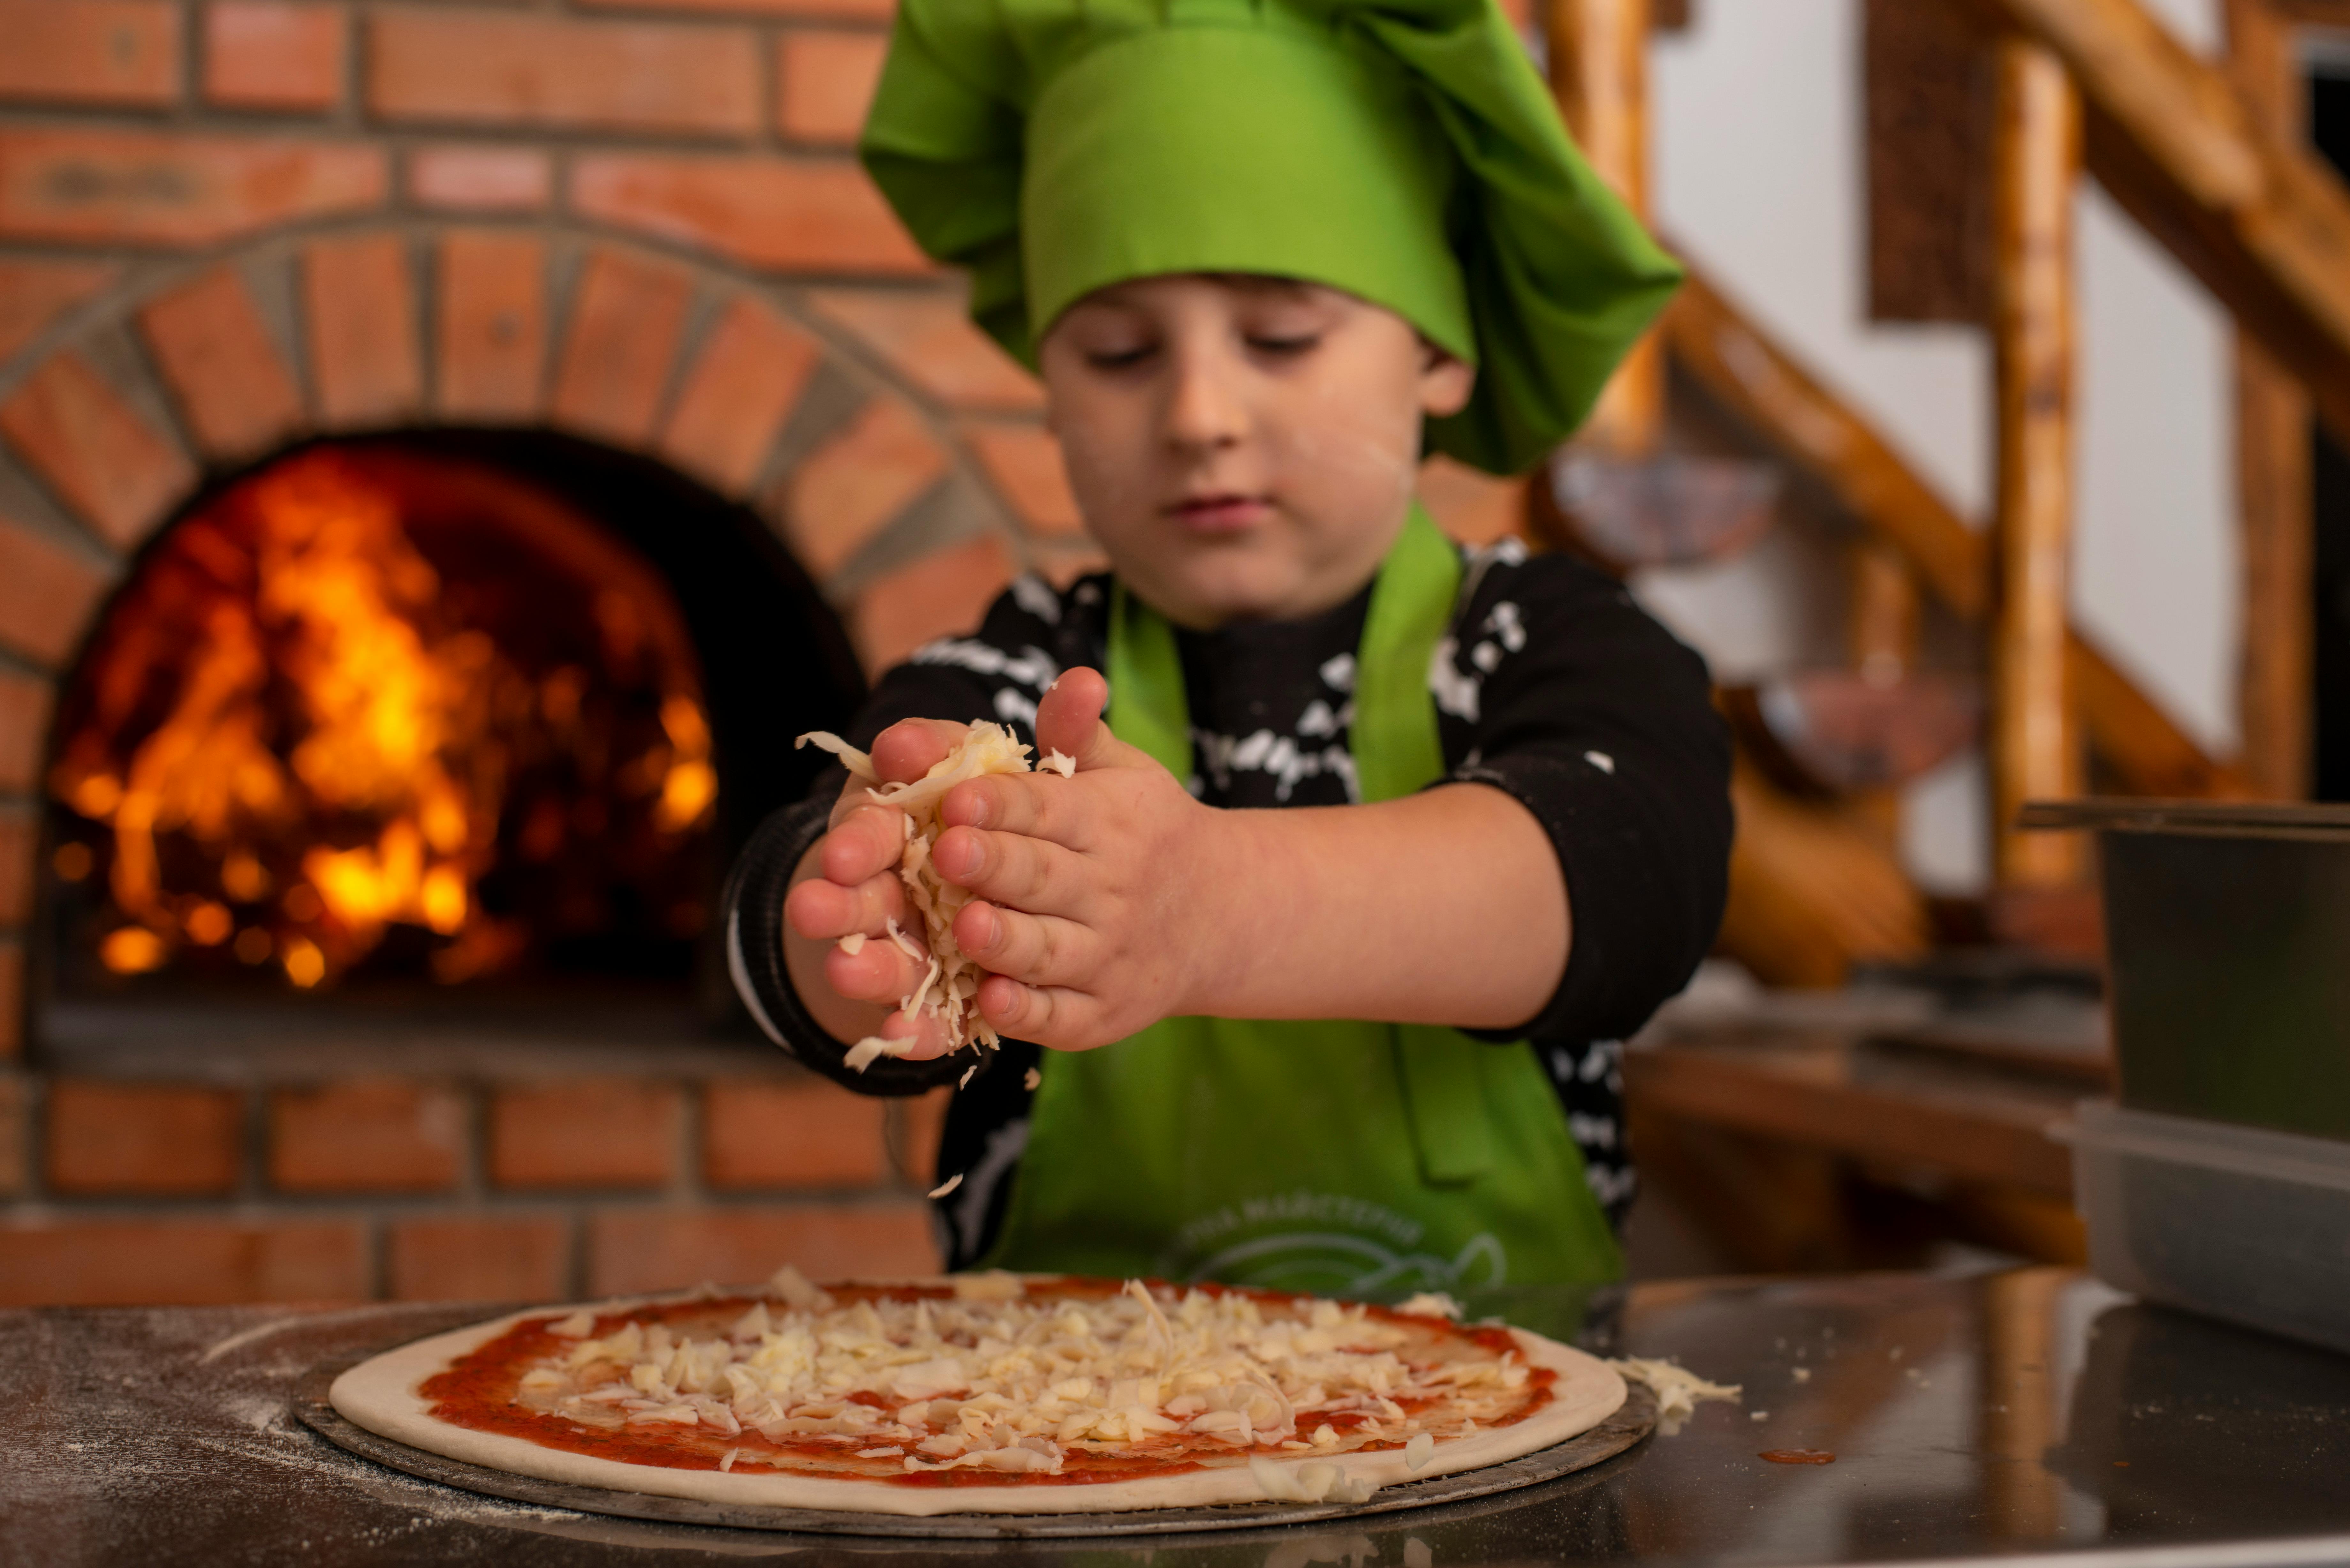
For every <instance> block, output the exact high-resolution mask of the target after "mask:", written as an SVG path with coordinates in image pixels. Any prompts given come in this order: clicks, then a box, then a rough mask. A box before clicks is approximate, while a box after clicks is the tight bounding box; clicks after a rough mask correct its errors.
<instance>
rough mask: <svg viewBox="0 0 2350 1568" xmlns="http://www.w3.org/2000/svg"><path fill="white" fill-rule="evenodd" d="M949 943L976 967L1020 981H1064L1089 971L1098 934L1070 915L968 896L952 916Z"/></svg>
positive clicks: (1096, 960)
mask: <svg viewBox="0 0 2350 1568" xmlns="http://www.w3.org/2000/svg"><path fill="white" fill-rule="evenodd" d="M954 936H955V945H956V946H958V947H960V948H962V950H963V953H964V955H965V956H966V957H968V958H971V959H972V960H973V961H976V962H977V963H978V964H979V966H980V967H981V968H982V969H985V970H990V971H993V972H994V973H997V974H1001V975H1007V976H1009V977H1010V978H1012V979H1014V980H1016V981H1020V982H1021V983H1023V984H1024V985H1068V984H1070V983H1072V982H1074V981H1079V980H1082V979H1084V978H1085V977H1086V976H1087V975H1088V974H1091V973H1092V972H1094V971H1095V969H1096V968H1097V965H1098V963H1099V961H1100V960H1099V956H1098V950H1099V948H1100V946H1101V939H1100V938H1099V937H1097V936H1096V935H1095V934H1094V933H1093V932H1092V931H1091V930H1088V929H1087V928H1085V927H1084V926H1081V925H1079V924H1077V923H1076V921H1075V920H1065V919H1060V918H1058V917H1057V916H1053V915H1024V914H1022V913H1021V912H1020V911H1019V910H1017V909H997V908H996V907H995V906H994V905H993V904H987V903H981V902H977V901H973V902H972V903H969V904H965V905H964V906H963V907H962V913H961V914H959V915H957V916H956V917H955V923H954Z"/></svg>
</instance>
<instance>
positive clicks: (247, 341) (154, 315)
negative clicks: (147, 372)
mask: <svg viewBox="0 0 2350 1568" xmlns="http://www.w3.org/2000/svg"><path fill="white" fill-rule="evenodd" d="M139 326H140V330H141V331H142V332H143V333H144V334H145V335H146V338H147V347H148V349H149V351H150V352H151V353H152V354H153V355H154V358H155V366H156V369H158V370H160V371H161V373H162V377H163V384H164V385H165V386H166V387H168V388H170V389H171V392H172V400H173V401H174V402H175V403H177V404H178V405H179V410H180V418H181V420H182V422H184V423H185V424H186V425H187V427H188V429H189V431H192V433H193V434H194V436H195V438H196V445H197V446H199V447H200V448H202V449H203V452H204V453H205V454H206V455H207V456H210V457H214V458H225V459H235V458H249V457H258V456H259V455H261V454H262V453H263V452H266V451H268V450H269V449H270V448H272V447H275V446H278V445H281V444H283V443H284V442H285V441H286V439H287V438H288V437H290V436H292V435H293V434H294V433H295V431H297V430H299V429H300V428H301V426H302V394H301V392H300V391H299V390H298V389H296V387H295V385H294V372H293V371H292V370H291V369H288V368H287V366H286V360H285V358H284V357H283V356H282V355H280V354H279V353H278V351H277V345H276V344H275V343H273V342H272V341H270V337H269V328H267V327H264V326H263V325H262V324H261V311H260V309H259V308H258V307H257V306H255V304H254V303H253V295H252V294H251V292H250V291H248V290H247V289H246V288H245V286H244V279H243V278H241V277H239V276H238V275H236V273H235V272H234V270H232V269H231V268H228V267H224V266H222V267H214V268H213V270H212V271H210V272H208V273H206V274H204V275H203V276H202V277H199V278H198V279H196V280H195V281H194V282H193V283H191V284H188V285H186V286H183V287H181V288H178V289H175V290H173V291H172V293H170V294H167V295H164V296H162V297H161V298H160V299H157V300H156V301H155V302H154V303H153V304H151V305H150V306H147V307H146V308H145V309H144V310H142V311H140V313H139Z"/></svg>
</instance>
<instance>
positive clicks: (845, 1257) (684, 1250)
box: [587, 1199, 939, 1296]
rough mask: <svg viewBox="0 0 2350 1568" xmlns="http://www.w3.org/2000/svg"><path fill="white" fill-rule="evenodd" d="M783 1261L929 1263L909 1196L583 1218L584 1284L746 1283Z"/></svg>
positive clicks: (605, 1288) (916, 1206) (848, 1269)
mask: <svg viewBox="0 0 2350 1568" xmlns="http://www.w3.org/2000/svg"><path fill="white" fill-rule="evenodd" d="M785 1263H792V1264H795V1265H796V1266H797V1267H798V1268H799V1270H800V1272H802V1273H805V1274H806V1275H807V1276H808V1277H809V1278H811V1279H839V1278H842V1277H843V1276H846V1275H850V1274H868V1275H899V1276H903V1275H907V1274H928V1273H935V1272H937V1271H938V1266H939V1263H938V1252H937V1251H936V1249H935V1247H934V1246H933V1244H932V1242H931V1226H930V1217H929V1215H928V1214H927V1213H926V1212H924V1206H923V1204H922V1203H921V1202H920V1200H919V1199H908V1200H901V1201H896V1202H879V1203H841V1204H806V1205H803V1206H800V1207H796V1208H789V1209H613V1210H605V1211H604V1212H603V1213H600V1214H598V1215H597V1216H596V1217H595V1218H594V1219H593V1220H590V1221H589V1222H588V1232H587V1291H588V1293H589V1294H590V1295H598V1296H600V1295H627V1294H633V1293H637V1292H639V1291H660V1290H676V1289H681V1288H686V1287H690V1286H692V1285H697V1284H700V1283H701V1282H702V1281H704V1280H712V1281H716V1282H719V1283H721V1284H748V1283H752V1282H756V1281H760V1280H764V1279H765V1278H766V1277H767V1276H768V1275H769V1274H772V1273H774V1272H775V1270H776V1269H777V1268H779V1267H781V1266H782V1265H783V1264H785Z"/></svg>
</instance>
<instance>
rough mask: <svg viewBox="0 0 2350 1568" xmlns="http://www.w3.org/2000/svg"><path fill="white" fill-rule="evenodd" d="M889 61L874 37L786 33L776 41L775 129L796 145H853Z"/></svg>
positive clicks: (885, 46) (883, 43)
mask: <svg viewBox="0 0 2350 1568" xmlns="http://www.w3.org/2000/svg"><path fill="white" fill-rule="evenodd" d="M888 58H889V39H888V38H887V37H885V36H882V35H881V34H879V33H831V32H813V31H811V32H804V33H785V35H784V36H782V37H780V38H777V39H776V40H775V83H776V88H775V90H776V92H777V93H778V95H779V101H778V102H777V104H776V106H775V129H776V130H780V131H782V132H783V133H784V134H785V136H788V137H791V138H793V139H795V140H800V141H816V142H829V143H834V144H839V145H846V144H848V143H851V142H854V141H855V140H857V138H858V133H859V132H861V131H862V130H864V129H865V114H866V111H867V110H868V109H871V108H872V107H873V89H874V88H877V87H879V85H880V83H881V63H882V62H883V61H884V60H886V59H888Z"/></svg>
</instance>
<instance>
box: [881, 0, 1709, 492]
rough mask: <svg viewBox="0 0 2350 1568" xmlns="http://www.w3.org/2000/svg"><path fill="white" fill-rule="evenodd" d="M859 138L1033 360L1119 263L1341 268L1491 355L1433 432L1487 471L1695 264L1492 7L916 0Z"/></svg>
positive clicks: (1399, 2)
mask: <svg viewBox="0 0 2350 1568" xmlns="http://www.w3.org/2000/svg"><path fill="white" fill-rule="evenodd" d="M862 151H863V154H864V159H865V164H866V167H867V168H868V170H869V171H871V172H872V175H873V178H874V180H875V182H877V183H878V184H879V186H880V187H881V189H882V191H883V192H885V193H886V194H887V195H888V196H889V201H890V202H891V203H892V204H893V205H894V206H895V207H896V208H897V210H898V213H899V216H900V217H902V218H903V219H904V220H905V223H906V226H907V227H908V228H909V229H910V230H911V231H912V233H913V235H914V238H915V239H916V240H917V241H918V242H919V243H920V244H921V246H922V248H923V249H924V250H925V251H927V252H929V253H930V254H931V255H932V256H935V257H937V258H938V259H939V260H941V261H945V262H953V263H956V264H959V265H962V266H965V267H967V268H969V269H970V271H971V274H972V304H971V309H972V317H973V318H974V319H975V320H977V321H978V323H979V324H980V326H981V327H984V328H985V329H986V330H987V331H988V332H989V333H990V334H992V335H993V337H995V339H996V340H997V341H998V342H1000V343H1002V344H1003V346H1004V347H1005V348H1007V349H1009V350H1010V351H1011V352H1012V353H1013V354H1014V356H1016V357H1017V358H1020V359H1022V360H1023V361H1024V362H1025V363H1027V364H1029V365H1032V366H1033V365H1034V364H1035V344H1036V339H1037V338H1038V337H1040V336H1041V335H1042V334H1043V333H1044V331H1045V328H1047V327H1050V326H1051V325H1052V324H1053V322H1054V321H1055V320H1056V319H1057V318H1058V317H1060V314H1061V313H1062V312H1063V311H1064V310H1066V309H1067V308H1068V307H1069V306H1070V305H1072V304H1074V303H1075V302H1076V300H1078V299H1079V298H1081V297H1082V296H1085V295H1087V293H1090V292H1091V291H1093V290H1094V289H1097V288H1101V287H1104V286H1107V285H1109V284H1113V283H1118V282H1121V281H1123V280H1125V279H1128V278H1135V277H1149V276H1156V275H1161V274H1166V273H1179V272H1239V273H1263V274H1269V275H1276V276H1284V277H1295V278H1301V279H1305V280H1306V281H1309V282H1314V283H1323V284H1328V285H1331V286H1334V287H1337V288H1342V289H1345V290H1346V291H1347V292H1348V293H1350V294H1353V295H1356V296H1359V297H1361V298H1364V299H1367V300H1369V301H1371V302H1372V303H1374V304H1377V305H1381V306H1386V307H1388V309H1390V310H1393V311H1395V312H1396V313H1397V314H1398V315H1399V316H1401V317H1404V318H1405V319H1406V320H1408V321H1409V322H1411V323H1412V324H1413V325H1414V326H1415V327H1419V330H1420V331H1421V332H1422V333H1424V334H1425V335H1426V336H1427V337H1429V339H1430V341H1432V342H1434V343H1437V344H1439V345H1440V346H1441V347H1443V348H1446V349H1447V350H1449V351H1450V352H1451V353H1453V354H1456V355H1458V356H1460V357H1461V358H1463V359H1466V360H1469V361H1470V362H1471V363H1473V364H1475V365H1477V366H1478V367H1479V369H1480V374H1479V376H1478V382H1477V391H1476V395H1475V397H1474V399H1473V400H1471V403H1470V405H1469V406H1468V408H1466V409H1465V410H1462V411H1461V412H1460V413H1459V414H1456V415H1453V416H1452V417H1451V418H1449V419H1445V420H1440V421H1434V422H1433V423H1432V424H1431V425H1430V431H1429V440H1430V444H1431V445H1432V446H1434V447H1435V448H1436V449H1437V450H1439V451H1440V452H1449V453H1451V455H1452V456H1454V457H1457V458H1459V459H1461V461H1463V462H1470V463H1473V464H1475V465H1476V466H1478V467H1480V468H1483V469H1488V470H1491V471H1492V472H1497V473H1506V472H1515V471H1517V470H1520V469H1523V468H1524V467H1526V466H1528V465H1529V464H1531V463H1533V462H1535V461H1536V460H1537V459H1539V458H1540V457H1541V455H1542V454H1543V453H1544V452H1546V451H1547V450H1549V449H1550V448H1551V447H1552V446H1554V445H1555V444H1556V443H1557V442H1558V441H1560V440H1562V439H1563V438H1564V437H1565V436H1566V435H1567V434H1568V433H1569V432H1570V431H1573V430H1574V429H1575V426H1576V425H1577V424H1579V423H1581V422H1582V420H1583V417H1584V415H1585V414H1586V413H1587V412H1588V411H1589V410H1590V408H1591V404H1592V402H1593V400H1595V399H1596V398H1597V396H1598V395H1599V389H1600V388H1601V386H1602V385H1604V384H1605V383H1606V381H1607V375H1608V372H1609V371H1611V370H1612V369H1614V368H1615V366H1616V362H1617V359H1618V358H1621V357H1622V356H1623V354H1624V352H1625V350H1626V349H1627V348H1629V347H1630V346H1631V344H1632V342H1633V341H1634V339H1636V338H1637V337H1638V336H1639V335H1640V333H1641V332H1642V331H1643V330H1645V329H1646V328H1647V327H1648V323H1649V322H1650V321H1651V320H1652V319H1654V318H1655V317H1656V314H1657V312H1658V311H1659V309H1661V308H1662V307H1663V306H1664V302H1665V300H1666V298H1667V297H1668V296H1669V295H1670V294H1671V292H1672V289H1673V286H1674V285H1675V284H1676V283H1677V282H1679V277H1680V273H1679V268H1678V267H1676V266H1675V265H1674V264H1673V262H1672V260H1671V258H1669V256H1667V255H1666V254H1664V252H1663V251H1661V250H1660V249H1659V248H1658V246H1657V244H1656V243H1655V242H1654V241H1653V240H1651V239H1650V238H1649V237H1648V234H1647V233H1646V232H1645V231H1643V230H1642V228H1641V227H1640V224H1639V223H1638V220H1637V219H1635V218H1634V217H1633V216H1632V214H1631V213H1630V212H1629V211H1627V209H1626V208H1625V206H1624V204H1623V203H1622V202H1620V201H1618V200H1617V197H1616V196H1615V195H1614V193H1613V192H1610V191H1609V190H1608V189H1607V186H1606V185H1605V184H1604V183H1602V182H1601V181H1600V180H1599V178H1598V177H1597V176H1596V175H1595V174H1594V173H1593V172H1592V171H1591V169H1590V167H1589V166H1588V165H1587V164H1586V163H1585V162H1584V161H1583V159H1582V157H1581V156H1580V155H1579V154H1578V153H1577V152H1576V151H1575V148H1574V146H1573V145H1572V144H1571V143H1570V142H1569V141H1568V140H1567V139H1566V134H1565V130H1563V129H1562V128H1561V127H1560V124H1559V119H1558V113H1557V110H1556V109H1555V108H1554V107H1553V106H1552V104H1551V100H1550V97H1549V95H1548V94H1547V93H1546V92H1545V91H1544V88H1543V84H1542V82H1541V79H1540V78H1538V77H1536V76H1535V74H1534V68H1533V67H1532V65H1531V64H1530V63H1529V62H1528V60H1527V58H1526V55H1525V50H1524V48H1523V46H1522V45H1521V44H1520V43H1519V41H1518V38H1517V36H1516V35H1515V34H1514V33H1513V31H1512V30H1511V27H1510V25H1509V22H1508V21H1507V19H1506V18H1504V17H1503V15H1502V13H1501V12H1500V10H1499V9H1498V8H1497V7H1496V6H1495V5H1494V0H900V3H899V9H898V21H897V32H896V36H895V37H894V39H893V40H892V42H891V45H890V49H889V66H888V67H887V68H886V69H885V70H884V71H883V73H882V77H881V85H880V89H879V93H878V94H877V95H876V97H875V99H874V104H873V110H872V114H871V116H870V118H869V119H868V120H867V122H866V126H865V137H864V141H863V144H862Z"/></svg>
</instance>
